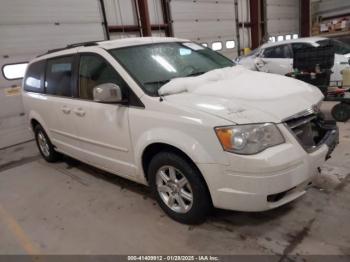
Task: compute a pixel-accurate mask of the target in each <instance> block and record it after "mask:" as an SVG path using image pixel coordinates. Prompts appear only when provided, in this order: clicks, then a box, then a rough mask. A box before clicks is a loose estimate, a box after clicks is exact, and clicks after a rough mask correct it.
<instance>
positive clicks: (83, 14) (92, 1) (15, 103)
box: [0, 0, 105, 148]
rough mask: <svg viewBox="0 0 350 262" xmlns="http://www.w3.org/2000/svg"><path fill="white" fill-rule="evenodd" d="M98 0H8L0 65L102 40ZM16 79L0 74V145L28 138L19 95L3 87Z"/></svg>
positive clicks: (0, 30) (2, 11)
mask: <svg viewBox="0 0 350 262" xmlns="http://www.w3.org/2000/svg"><path fill="white" fill-rule="evenodd" d="M102 21H103V19H102V15H101V10H100V5H99V1H98V0H74V1H71V0H59V1H57V0H35V1H28V0H11V1H10V0H9V1H2V2H1V7H0V36H1V37H0V68H1V67H2V66H3V65H4V64H9V63H18V62H24V61H28V60H30V59H31V58H32V57H34V56H36V55H37V54H39V53H43V52H45V51H47V50H48V49H53V48H58V47H63V46H65V45H67V44H70V43H76V42H84V41H94V40H103V39H105V32H104V28H103V25H102ZM18 85H20V80H12V81H8V80H6V79H5V78H4V77H3V75H2V73H1V74H0V148H2V147H5V146H8V145H11V144H15V143H19V142H22V141H25V140H27V139H29V138H31V133H30V132H28V129H27V128H25V122H24V119H25V118H24V116H23V113H24V112H23V105H22V101H21V97H20V95H12V96H9V95H8V93H7V92H5V91H6V90H8V88H9V87H11V86H18Z"/></svg>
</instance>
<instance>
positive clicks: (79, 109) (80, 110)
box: [74, 107, 86, 116]
mask: <svg viewBox="0 0 350 262" xmlns="http://www.w3.org/2000/svg"><path fill="white" fill-rule="evenodd" d="M74 113H75V114H76V115H77V116H85V114H86V113H85V111H84V110H83V109H82V108H81V107H79V108H77V109H74Z"/></svg>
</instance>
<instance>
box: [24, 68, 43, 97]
mask: <svg viewBox="0 0 350 262" xmlns="http://www.w3.org/2000/svg"><path fill="white" fill-rule="evenodd" d="M44 71H45V61H40V62H36V63H33V64H31V65H30V66H29V68H28V70H27V74H26V77H25V80H24V90H26V91H30V92H39V93H43V92H44V85H43V84H42V82H43V75H44Z"/></svg>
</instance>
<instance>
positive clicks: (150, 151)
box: [142, 143, 211, 200]
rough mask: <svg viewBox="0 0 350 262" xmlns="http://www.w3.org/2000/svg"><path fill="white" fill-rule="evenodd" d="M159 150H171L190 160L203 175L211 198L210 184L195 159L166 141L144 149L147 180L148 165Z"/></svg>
mask: <svg viewBox="0 0 350 262" xmlns="http://www.w3.org/2000/svg"><path fill="white" fill-rule="evenodd" d="M159 152H171V153H175V154H177V155H179V156H181V157H183V158H184V159H185V160H186V161H188V163H190V164H191V165H192V166H193V167H194V168H195V169H197V171H198V173H199V174H200V176H201V179H202V180H203V183H204V185H205V187H206V188H207V192H208V194H209V197H210V200H211V195H210V191H209V188H208V185H207V183H206V181H205V179H204V177H203V175H202V172H201V171H200V170H199V168H198V167H197V165H196V164H195V163H194V162H193V160H192V159H191V158H190V157H189V156H188V155H187V154H186V153H184V152H183V151H182V150H180V149H178V148H177V147H174V146H171V145H168V144H164V143H154V144H151V145H149V146H147V147H146V149H145V150H144V151H143V154H142V168H143V171H144V174H145V177H146V180H147V181H148V177H147V176H148V174H147V173H148V172H147V171H148V167H149V164H150V162H151V160H152V158H153V157H154V156H155V155H156V154H157V153H159Z"/></svg>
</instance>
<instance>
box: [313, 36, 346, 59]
mask: <svg viewBox="0 0 350 262" xmlns="http://www.w3.org/2000/svg"><path fill="white" fill-rule="evenodd" d="M317 43H318V44H319V45H320V46H321V47H322V46H327V45H332V46H333V47H334V51H335V53H336V54H339V55H345V54H349V53H350V45H348V44H346V43H344V42H341V41H338V40H334V39H326V40H321V41H317Z"/></svg>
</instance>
